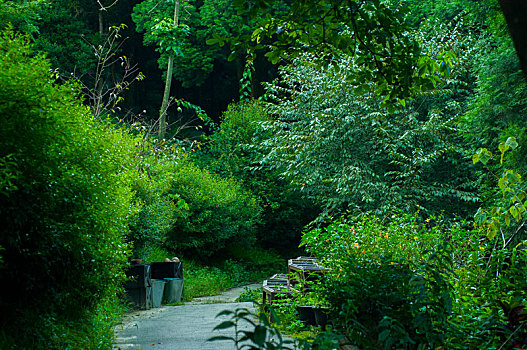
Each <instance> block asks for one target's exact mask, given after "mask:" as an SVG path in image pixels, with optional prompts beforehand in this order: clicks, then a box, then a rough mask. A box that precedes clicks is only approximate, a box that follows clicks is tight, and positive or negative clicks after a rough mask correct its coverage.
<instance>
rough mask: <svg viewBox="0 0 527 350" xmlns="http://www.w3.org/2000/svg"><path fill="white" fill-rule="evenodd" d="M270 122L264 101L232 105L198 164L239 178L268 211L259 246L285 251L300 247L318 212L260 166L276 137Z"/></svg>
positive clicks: (308, 202)
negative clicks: (267, 126)
mask: <svg viewBox="0 0 527 350" xmlns="http://www.w3.org/2000/svg"><path fill="white" fill-rule="evenodd" d="M270 121H271V117H270V116H269V115H268V114H267V113H266V112H265V110H264V108H263V105H262V104H261V103H259V102H258V101H251V102H241V103H236V104H231V105H229V107H228V109H227V111H225V113H224V114H223V119H222V122H221V125H220V128H219V130H217V131H216V132H215V133H214V134H213V135H211V136H210V137H209V138H208V147H207V148H205V149H204V150H202V151H201V152H198V154H197V155H196V156H195V157H194V159H196V160H197V161H198V162H199V163H200V164H201V165H202V166H204V167H205V168H207V169H209V170H210V171H211V172H214V173H217V174H218V175H220V176H222V177H224V178H231V177H234V178H236V179H238V180H239V181H240V182H241V183H242V185H243V187H244V188H246V189H248V190H249V191H251V192H252V193H253V194H254V195H255V196H256V197H257V198H258V199H259V201H260V205H261V206H262V209H263V212H262V220H261V221H262V225H259V226H258V230H257V233H256V234H257V238H258V243H259V244H260V245H261V246H264V247H272V248H275V249H282V250H285V249H288V248H290V247H291V246H296V245H297V244H298V239H299V233H300V232H301V231H302V228H303V227H304V226H305V225H307V224H308V223H309V222H310V221H311V220H313V219H314V218H315V217H316V215H317V214H318V210H317V208H316V206H315V205H313V203H311V202H310V201H306V200H305V199H303V198H302V197H301V195H300V192H299V191H296V190H294V189H293V188H292V187H291V185H289V184H288V183H287V182H286V181H284V180H283V179H281V178H280V176H279V174H278V172H277V171H275V170H271V169H269V168H268V167H264V166H262V165H261V164H260V163H259V161H260V159H261V158H262V157H263V155H264V152H265V149H264V148H263V147H262V144H263V143H264V142H265V141H266V140H267V139H268V138H269V137H270V136H271V134H270V133H269V132H264V128H263V126H262V124H265V123H269V122H270Z"/></svg>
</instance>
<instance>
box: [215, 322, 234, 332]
mask: <svg viewBox="0 0 527 350" xmlns="http://www.w3.org/2000/svg"><path fill="white" fill-rule="evenodd" d="M234 326H235V324H234V322H233V321H223V322H222V323H220V324H219V325H217V326H216V327H214V330H220V329H227V328H231V327H234Z"/></svg>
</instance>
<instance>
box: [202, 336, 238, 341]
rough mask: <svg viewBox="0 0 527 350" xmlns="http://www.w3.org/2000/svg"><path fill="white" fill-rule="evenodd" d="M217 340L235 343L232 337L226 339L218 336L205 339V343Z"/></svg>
mask: <svg viewBox="0 0 527 350" xmlns="http://www.w3.org/2000/svg"><path fill="white" fill-rule="evenodd" d="M217 340H232V341H235V339H234V338H233V337H226V336H224V335H218V336H215V337H211V338H209V339H207V341H217Z"/></svg>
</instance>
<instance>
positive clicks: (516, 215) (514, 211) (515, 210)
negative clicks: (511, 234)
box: [507, 206, 522, 226]
mask: <svg viewBox="0 0 527 350" xmlns="http://www.w3.org/2000/svg"><path fill="white" fill-rule="evenodd" d="M509 212H510V213H511V215H512V217H513V218H514V219H516V221H520V220H521V217H522V216H521V213H520V211H519V210H518V208H516V206H512V207H510V208H509ZM507 226H508V224H507Z"/></svg>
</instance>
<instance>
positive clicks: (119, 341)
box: [114, 285, 261, 350]
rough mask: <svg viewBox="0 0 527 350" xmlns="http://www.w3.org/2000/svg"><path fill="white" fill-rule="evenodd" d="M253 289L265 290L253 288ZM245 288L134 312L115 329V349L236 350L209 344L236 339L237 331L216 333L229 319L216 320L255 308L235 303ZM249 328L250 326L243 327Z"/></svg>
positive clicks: (228, 343) (227, 345)
mask: <svg viewBox="0 0 527 350" xmlns="http://www.w3.org/2000/svg"><path fill="white" fill-rule="evenodd" d="M250 288H261V286H260V285H251V287H250ZM243 291H244V288H243V287H240V288H234V289H231V290H229V291H227V292H225V293H223V294H221V295H219V296H213V297H203V298H197V299H194V300H193V301H192V302H190V303H185V305H178V306H163V307H161V308H156V309H150V310H141V311H134V312H131V313H129V314H128V315H126V316H125V318H124V321H123V323H122V324H121V325H119V326H117V327H116V329H115V344H114V349H120V350H145V349H152V350H209V349H210V350H232V349H234V348H235V346H234V343H233V342H232V341H226V340H222V341H214V342H208V341H207V339H209V338H210V337H213V336H217V335H223V336H233V335H234V331H233V329H226V330H222V331H214V332H213V328H214V327H215V326H217V325H218V324H219V323H221V322H222V321H224V320H227V319H228V317H226V316H223V317H220V318H216V315H217V314H218V313H219V312H221V311H223V310H226V309H228V310H232V311H234V310H235V309H237V308H240V307H243V308H249V309H252V308H253V306H252V303H235V302H233V301H234V300H235V299H236V298H237V297H238V296H239V295H240V293H241V292H243ZM240 327H241V328H242V329H248V324H245V325H243V324H242V325H241V326H240Z"/></svg>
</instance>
